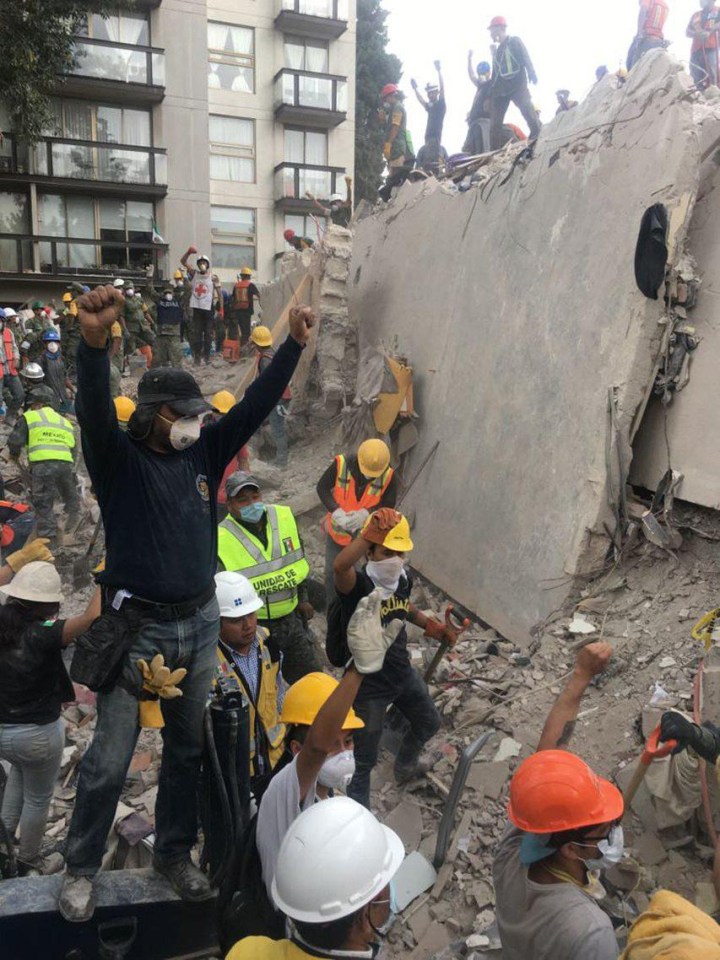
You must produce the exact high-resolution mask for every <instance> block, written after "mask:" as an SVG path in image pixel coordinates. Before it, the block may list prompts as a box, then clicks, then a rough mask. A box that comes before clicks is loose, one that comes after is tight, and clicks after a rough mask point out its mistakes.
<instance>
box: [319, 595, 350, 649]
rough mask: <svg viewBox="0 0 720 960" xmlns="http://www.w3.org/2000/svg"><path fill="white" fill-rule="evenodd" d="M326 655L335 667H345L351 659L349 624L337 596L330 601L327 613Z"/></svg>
mask: <svg viewBox="0 0 720 960" xmlns="http://www.w3.org/2000/svg"><path fill="white" fill-rule="evenodd" d="M325 653H326V654H327V658H328V660H329V661H330V663H331V664H332V665H333V666H334V667H344V666H345V664H346V663H347V662H348V660H349V659H350V657H351V653H350V648H349V647H348V644H347V624H346V623H345V618H344V617H343V609H342V605H341V603H340V600H339V599H338V597H337V595H336V596H334V597H333V599H332V600H331V601H330V606H329V607H328V611H327V636H326V637H325Z"/></svg>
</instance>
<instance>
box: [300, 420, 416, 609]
mask: <svg viewBox="0 0 720 960" xmlns="http://www.w3.org/2000/svg"><path fill="white" fill-rule="evenodd" d="M316 490H317V495H318V498H319V500H320V502H321V503H322V504H324V506H325V507H326V508H327V511H328V512H327V515H326V516H325V519H324V520H323V529H324V530H325V533H326V534H327V539H326V541H325V593H326V595H327V602H328V604H329V603H330V601H331V599H332V598H333V597H334V596H335V571H334V570H333V564H334V563H335V558H336V557H337V555H338V554H339V553H340V551H341V550H342V549H343V547H346V546H347V545H348V544H349V543H352V535H353V534H354V533H357V532H358V530H360V529H361V527H362V525H363V524H364V523H365V521H366V520H367V518H368V517H369V516H370V513H371V512H372V511H373V510H378V509H379V508H380V507H394V506H395V503H396V502H397V478H396V476H395V471H394V470H393V468H392V467H391V466H390V450H389V449H388V445H387V444H386V443H385V442H384V441H383V440H375V439H373V440H365V441H363V443H361V444H360V446H359V447H358V451H357V454H356V455H355V456H354V457H346V456H345V455H344V454H342V453H340V454H338V455H337V456H336V457H335V459H334V460H333V462H332V463H331V464H330V466H329V467H328V468H327V470H326V471H325V472H324V473H323V475H322V476H321V477H320V479H319V480H318V483H317V487H316Z"/></svg>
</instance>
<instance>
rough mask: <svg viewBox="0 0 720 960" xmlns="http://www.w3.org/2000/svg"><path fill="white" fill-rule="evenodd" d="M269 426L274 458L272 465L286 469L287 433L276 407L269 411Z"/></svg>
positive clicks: (283, 418) (281, 416)
mask: <svg viewBox="0 0 720 960" xmlns="http://www.w3.org/2000/svg"><path fill="white" fill-rule="evenodd" d="M268 423H269V424H270V436H271V437H272V438H273V443H274V444H275V457H274V460H273V463H275V464H276V465H277V466H278V467H286V466H287V460H288V442H287V432H286V430H285V417H284V416H283V415H282V414H281V413H280V411H279V410H278V408H277V407H275V409H274V410H272V411H271V413H270V416H269V417H268Z"/></svg>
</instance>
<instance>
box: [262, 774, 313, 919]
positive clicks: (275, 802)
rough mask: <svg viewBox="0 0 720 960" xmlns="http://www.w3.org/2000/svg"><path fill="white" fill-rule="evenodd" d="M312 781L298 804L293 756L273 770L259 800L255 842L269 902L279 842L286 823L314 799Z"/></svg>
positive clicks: (298, 794) (271, 899) (294, 818)
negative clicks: (278, 769) (277, 770)
mask: <svg viewBox="0 0 720 960" xmlns="http://www.w3.org/2000/svg"><path fill="white" fill-rule="evenodd" d="M316 785H317V781H316V782H315V783H313V784H312V785H311V787H310V789H309V790H308V792H307V796H306V797H305V802H304V803H303V804H301V803H300V782H299V780H298V775H297V757H295V758H294V759H293V761H292V763H289V764H288V765H287V766H286V767H284V768H283V769H282V770H281V771H280V773H276V774H275V776H274V777H273V778H272V780H271V781H270V785H269V786H268V788H267V790H266V791H265V793H264V794H263V798H262V800H261V801H260V809H259V810H258V818H257V827H256V833H255V842H256V843H257V848H258V853H259V854H260V860H261V862H262V874H263V880H264V881H265V887H266V889H267V892H268V896H269V897H270V902H271V903H273V898H272V882H273V877H274V876H275V866H276V865H277V858H278V853H279V852H280V844H281V843H282V842H283V839H284V837H285V834H286V833H287V832H288V830H289V829H290V825H291V824H292V823H293V822H294V821H295V820H297V818H298V817H299V816H300V814H301V813H303V812H304V811H305V810H308V809H309V808H310V807H311V806H312V805H313V804H314V803H315V787H316Z"/></svg>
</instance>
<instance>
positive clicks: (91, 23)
mask: <svg viewBox="0 0 720 960" xmlns="http://www.w3.org/2000/svg"><path fill="white" fill-rule="evenodd" d="M78 32H79V34H80V36H85V37H92V38H93V39H95V40H108V41H110V42H111V43H131V44H133V46H137V47H149V46H150V24H149V21H148V17H147V15H146V16H143V15H142V14H140V13H128V12H127V11H124V10H119V11H118V12H117V13H112V14H110V15H109V16H107V17H101V16H100V14H98V13H94V14H91V15H90V17H88V22H87V27H86V28H85V29H84V30H80V31H78Z"/></svg>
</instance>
